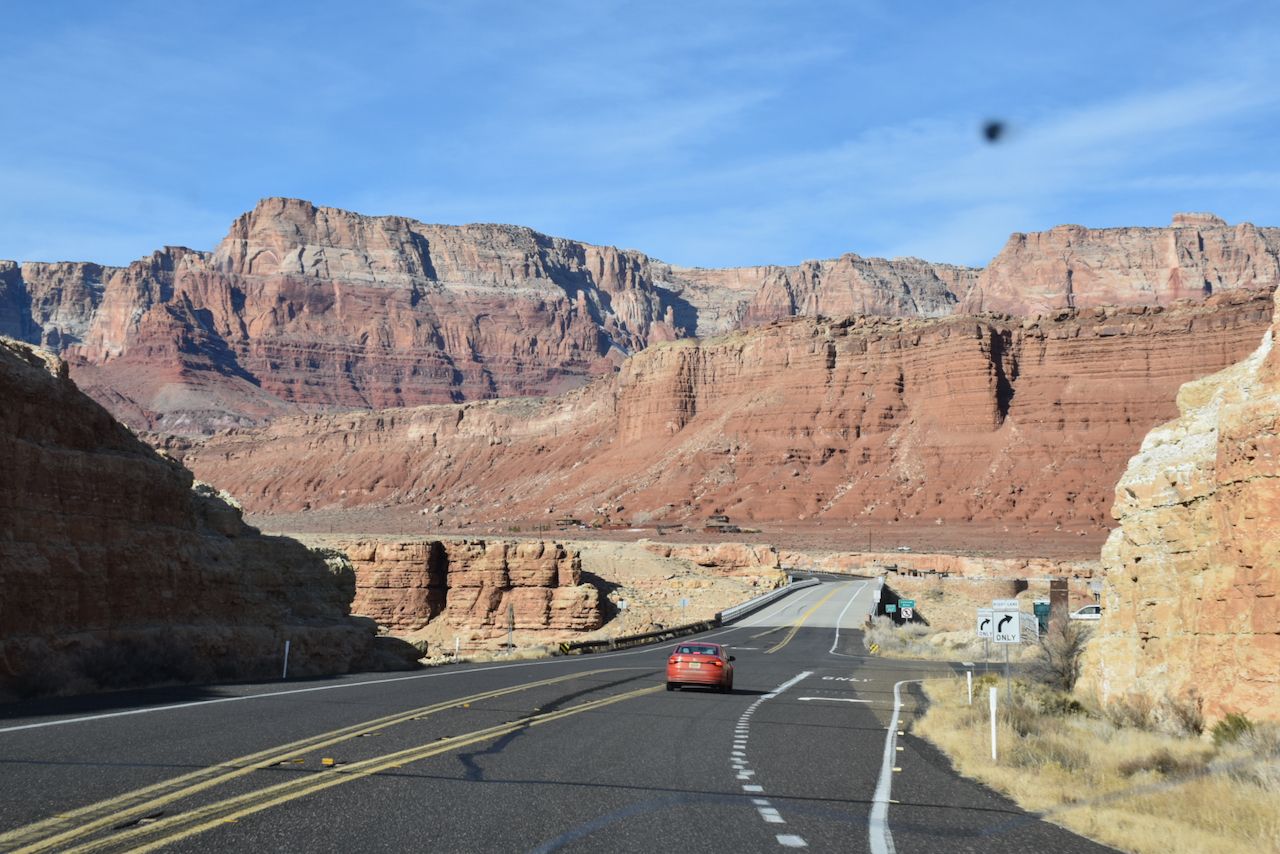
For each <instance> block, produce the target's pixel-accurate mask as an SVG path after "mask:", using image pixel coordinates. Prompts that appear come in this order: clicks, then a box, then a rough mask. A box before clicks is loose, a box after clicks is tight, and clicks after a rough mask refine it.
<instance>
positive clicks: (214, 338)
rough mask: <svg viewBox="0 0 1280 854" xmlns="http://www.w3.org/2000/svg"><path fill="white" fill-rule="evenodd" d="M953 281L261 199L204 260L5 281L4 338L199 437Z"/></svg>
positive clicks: (904, 310) (906, 297)
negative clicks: (734, 264) (648, 251)
mask: <svg viewBox="0 0 1280 854" xmlns="http://www.w3.org/2000/svg"><path fill="white" fill-rule="evenodd" d="M967 272H969V273H972V271H967ZM965 274H966V271H965V270H964V268H956V267H948V266H945V265H942V266H937V267H935V266H934V265H929V264H927V263H925V262H922V261H915V260H907V261H892V262H890V261H882V260H878V259H860V258H857V256H846V257H845V258H842V259H839V260H838V261H832V262H812V263H810V264H806V265H802V266H801V267H793V268H783V267H779V268H749V269H742V270H730V271H689V270H681V269H679V268H674V267H671V266H669V265H666V264H662V263H660V262H655V261H652V260H651V259H649V258H648V257H647V256H645V255H643V254H641V253H639V252H635V251H631V250H619V249H615V248H613V247H604V246H592V245H589V244H584V243H579V242H576V241H572V240H565V239H561V238H556V237H548V236H546V235H542V234H539V233H537V232H535V231H532V230H530V229H528V228H520V227H516V226H504V225H466V226H444V225H428V224H424V223H420V222H416V221H413V220H409V219H405V218H403V217H392V216H386V217H366V216H361V215H359V214H355V213H351V212H349V211H343V210H337V209H334V208H326V207H317V206H315V205H312V204H311V203H309V202H304V201H299V200H296V199H265V200H263V201H262V202H261V203H260V204H259V205H258V206H257V207H256V208H255V209H254V210H253V211H251V212H249V213H246V214H245V215H243V216H241V217H240V218H239V219H238V220H236V222H235V223H234V224H233V225H232V227H231V230H230V233H229V234H228V235H227V237H226V238H225V239H224V240H223V241H222V243H221V244H220V245H219V246H218V247H217V249H216V250H215V251H214V252H213V253H201V252H194V251H192V250H188V249H182V248H177V247H170V248H166V249H164V250H162V251H160V252H156V253H154V254H153V255H152V256H150V257H149V258H145V259H142V260H140V261H138V262H135V263H134V264H132V265H130V266H129V267H128V268H125V269H113V268H103V267H96V266H94V265H31V264H28V265H22V266H21V267H20V268H19V267H18V265H15V264H13V263H12V262H0V331H3V332H6V333H7V334H10V335H13V336H15V337H19V338H21V339H24V340H28V341H31V342H35V343H44V344H47V345H50V346H55V347H61V348H63V350H64V351H65V355H66V356H67V357H68V359H69V360H71V362H72V363H73V367H72V372H73V374H74V375H75V376H76V378H77V381H78V382H79V383H80V384H81V385H82V386H83V387H84V388H85V389H86V391H88V392H89V393H90V394H91V395H93V396H94V397H95V398H97V399H98V400H99V401H101V402H102V403H104V404H105V405H106V406H108V408H110V409H111V410H112V411H113V412H114V413H116V414H117V415H118V416H120V417H122V418H124V419H125V420H126V421H127V422H128V423H130V424H133V425H135V426H137V427H144V428H148V429H154V430H160V431H164V432H171V433H179V434H197V433H202V432H209V431H211V430H214V429H218V428H221V427H225V426H233V425H242V424H256V423H261V422H263V421H266V420H269V419H270V418H272V417H276V416H278V415H280V414H285V413H288V412H297V411H299V408H305V409H314V408H359V409H374V408H386V407H396V406H413V405H418V404H423V403H442V402H456V401H461V400H473V399H485V398H492V397H508V396H518V395H547V394H555V393H558V392H561V391H564V390H566V389H568V388H572V387H574V386H578V385H581V384H583V383H584V382H585V381H586V380H588V379H589V378H590V377H593V376H597V375H600V374H605V373H610V372H612V371H613V370H615V369H616V367H617V365H618V364H619V363H620V362H621V360H622V359H623V358H625V357H626V356H627V355H629V354H631V353H634V352H636V351H637V350H640V349H642V348H643V347H645V346H647V345H648V344H649V343H650V342H653V341H665V340H670V339H673V338H677V337H681V336H685V335H695V334H696V335H706V334H716V333H721V332H725V331H727V330H729V329H733V328H736V327H737V326H739V325H740V324H741V323H743V322H756V321H759V320H760V319H772V318H774V317H779V316H792V315H795V314H818V313H827V314H833V313H847V312H848V311H858V312H865V313H876V314H889V315H898V314H939V313H945V312H946V311H949V310H950V307H951V306H952V305H953V304H954V302H955V300H956V297H955V296H954V295H953V294H952V293H951V291H949V290H948V284H947V283H948V282H953V281H955V280H957V279H958V278H963V277H964V275H965Z"/></svg>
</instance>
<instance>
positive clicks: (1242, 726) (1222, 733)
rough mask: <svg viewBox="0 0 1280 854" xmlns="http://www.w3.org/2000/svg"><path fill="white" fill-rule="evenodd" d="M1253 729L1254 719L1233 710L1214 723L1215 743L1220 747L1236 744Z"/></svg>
mask: <svg viewBox="0 0 1280 854" xmlns="http://www.w3.org/2000/svg"><path fill="white" fill-rule="evenodd" d="M1253 730H1254V727H1253V721H1251V720H1249V718H1248V717H1246V716H1245V715H1242V714H1240V713H1239V712H1232V713H1231V714H1229V715H1227V716H1226V717H1225V718H1223V719H1222V720H1220V721H1218V722H1217V723H1216V724H1214V725H1213V743H1214V744H1216V745H1218V746H1219V747H1221V746H1222V745H1224V744H1235V743H1236V742H1237V741H1239V740H1240V739H1241V738H1242V737H1243V736H1245V735H1246V734H1248V733H1252V732H1253Z"/></svg>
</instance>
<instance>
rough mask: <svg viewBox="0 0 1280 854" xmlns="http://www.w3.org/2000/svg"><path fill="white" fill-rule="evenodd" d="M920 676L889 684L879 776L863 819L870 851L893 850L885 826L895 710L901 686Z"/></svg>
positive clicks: (889, 852)
mask: <svg viewBox="0 0 1280 854" xmlns="http://www.w3.org/2000/svg"><path fill="white" fill-rule="evenodd" d="M921 681H923V680H921V679H903V680H902V681H901V682H897V683H895V684H894V686H893V717H891V718H890V719H889V731H888V732H887V733H886V734H885V737H884V761H883V762H882V763H881V765H880V780H879V782H877V783H876V793H875V795H874V796H872V799H871V801H872V803H871V815H870V817H869V818H868V819H867V833H868V835H869V837H870V838H869V840H868V841H869V842H870V843H871V854H895V849H894V847H893V833H891V832H890V830H889V794H890V792H891V791H892V789H893V760H894V754H895V753H896V751H895V750H894V748H895V747H896V746H897V740H898V713H899V712H900V711H902V686H903V685H906V684H908V683H910V682H921Z"/></svg>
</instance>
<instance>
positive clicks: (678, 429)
mask: <svg viewBox="0 0 1280 854" xmlns="http://www.w3.org/2000/svg"><path fill="white" fill-rule="evenodd" d="M1270 316H1271V302H1270V296H1269V295H1268V294H1266V293H1255V292H1244V291H1237V292H1232V293H1226V294H1219V295H1215V296H1214V297H1213V298H1211V299H1210V300H1208V301H1207V302H1206V303H1203V304H1179V305H1177V306H1173V307H1170V308H1147V307H1142V308H1127V309H1091V310H1087V311H1068V310H1064V311H1060V312H1057V313H1054V314H1051V315H1045V316H1040V317H1036V318H1027V319H1008V318H1004V319H1001V318H994V317H984V318H963V317H950V318H942V319H937V320H905V319H857V320H853V319H850V320H844V321H839V322H815V321H808V320H801V321H790V322H785V323H777V324H772V325H769V326H766V327H762V328H759V329H755V330H751V331H747V332H738V333H735V334H733V335H730V336H726V337H723V338H717V339H712V340H706V341H691V340H684V341H676V342H669V343H665V344H660V345H657V346H651V347H650V348H648V349H647V350H645V351H644V352H642V353H640V354H637V355H636V356H634V357H632V358H631V359H629V360H628V361H627V362H626V363H625V364H624V365H623V367H622V369H621V371H620V372H619V373H618V374H617V375H615V376H612V377H607V378H601V379H600V380H598V381H597V382H595V383H593V384H592V385H591V386H589V387H587V388H584V389H579V390H575V391H573V392H571V393H568V394H565V395H562V396H559V397H556V398H551V399H545V400H515V401H492V402H482V403H471V404H462V405H455V406H429V407H418V408H412V409H403V410H397V411H388V412H379V413H350V414H345V415H341V416H328V415H326V416H308V417H302V418H284V419H280V420H278V421H276V422H275V423H274V424H273V425H272V426H270V427H268V428H265V429H261V430H235V431H230V432H227V433H224V434H221V435H218V436H215V437H210V438H209V439H207V440H205V441H203V442H200V443H197V444H196V445H195V446H194V447H191V448H190V449H188V450H187V451H185V457H184V458H185V459H186V460H187V462H188V464H189V465H191V466H192V468H193V469H194V470H195V471H196V472H197V473H198V474H199V475H200V476H201V477H202V478H204V479H207V480H210V481H211V482H214V483H217V484H219V485H220V486H222V487H223V488H226V489H228V490H229V491H231V492H232V493H233V494H235V495H236V496H237V497H239V498H240V499H241V500H243V501H244V502H245V504H246V506H247V507H248V508H250V509H251V510H253V511H255V512H260V513H278V512H288V511H297V510H302V509H319V508H324V507H329V508H357V507H369V506H401V507H409V508H413V509H414V510H420V511H421V513H422V514H423V516H422V517H419V518H420V519H421V522H420V524H425V525H428V526H435V525H437V524H438V525H442V526H443V527H446V528H454V527H456V526H460V525H466V524H480V523H489V524H494V525H501V526H503V527H504V528H505V527H507V526H510V525H513V524H524V525H528V524H537V523H543V524H545V523H548V522H550V521H552V520H553V519H555V518H558V517H560V516H576V517H581V518H588V519H589V518H592V517H595V516H598V515H599V516H609V517H612V518H615V519H622V520H629V521H636V522H642V523H644V522H654V521H679V522H696V521H700V520H701V519H703V518H705V517H706V516H707V515H710V514H712V513H727V514H729V515H730V516H731V517H732V518H733V519H734V520H735V521H738V522H748V523H753V524H767V523H769V522H771V521H786V522H795V521H796V520H801V521H811V522H817V521H822V522H825V523H828V524H831V523H847V522H853V521H859V520H880V521H884V522H889V521H895V520H896V521H900V522H912V521H914V522H918V523H922V524H924V523H927V524H930V525H933V524H939V525H948V524H953V523H963V522H968V521H971V520H988V521H989V522H991V523H993V524H1005V525H1017V524H1020V523H1031V522H1034V523H1036V524H1037V525H1041V526H1044V525H1047V526H1049V527H1055V526H1058V525H1061V526H1063V527H1070V528H1072V529H1073V530H1074V529H1075V528H1077V527H1078V528H1079V529H1081V530H1086V529H1088V530H1094V531H1103V530H1105V528H1106V527H1107V521H1108V520H1107V507H1108V506H1109V502H1110V492H1111V485H1112V484H1113V483H1114V482H1115V479H1116V478H1117V477H1119V474H1120V472H1122V471H1123V469H1124V464H1125V462H1126V460H1127V459H1128V458H1129V456H1130V455H1132V453H1133V452H1134V450H1135V449H1136V448H1137V446H1138V444H1139V442H1140V441H1141V437H1142V436H1143V435H1145V433H1146V432H1147V431H1148V430H1149V429H1150V428H1151V427H1152V426H1153V425H1155V424H1157V423H1159V422H1160V421H1162V420H1165V419H1167V418H1168V417H1169V416H1170V415H1172V414H1173V405H1172V402H1171V401H1172V397H1173V392H1174V390H1175V389H1176V388H1177V387H1178V386H1179V385H1180V384H1182V383H1183V382H1186V381H1187V380H1189V379H1192V378H1194V377H1197V376H1202V375H1203V374H1205V373H1210V372H1212V371H1215V370H1218V369H1220V368H1222V367H1224V366H1226V365H1229V364H1231V363H1232V362H1234V361H1236V360H1238V359H1239V358H1241V357H1242V356H1243V355H1244V354H1245V353H1247V352H1248V350H1249V349H1250V348H1251V347H1252V346H1253V345H1252V343H1250V342H1252V341H1254V340H1256V336H1257V335H1258V334H1260V332H1261V331H1262V330H1263V329H1265V328H1266V327H1267V325H1268V323H1269V322H1270Z"/></svg>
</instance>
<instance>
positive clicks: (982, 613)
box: [978, 608, 991, 638]
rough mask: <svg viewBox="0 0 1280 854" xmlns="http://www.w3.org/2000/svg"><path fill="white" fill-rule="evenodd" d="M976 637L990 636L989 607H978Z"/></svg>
mask: <svg viewBox="0 0 1280 854" xmlns="http://www.w3.org/2000/svg"><path fill="white" fill-rule="evenodd" d="M978 637H980V638H989V637H991V609H990V608H979V609H978Z"/></svg>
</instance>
